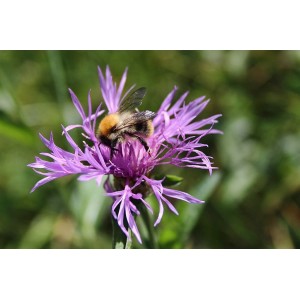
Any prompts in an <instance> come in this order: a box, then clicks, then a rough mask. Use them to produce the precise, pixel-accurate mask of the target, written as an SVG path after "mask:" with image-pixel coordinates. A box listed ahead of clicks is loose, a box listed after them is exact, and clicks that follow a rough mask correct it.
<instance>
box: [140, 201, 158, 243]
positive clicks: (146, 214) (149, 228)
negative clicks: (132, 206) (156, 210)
mask: <svg viewBox="0 0 300 300" xmlns="http://www.w3.org/2000/svg"><path fill="white" fill-rule="evenodd" d="M140 211H141V216H142V219H143V222H144V224H145V226H146V228H147V231H148V234H149V246H150V247H149V248H150V249H158V248H159V247H158V243H157V239H156V236H155V233H154V227H153V224H152V222H151V218H150V215H149V212H148V210H147V208H146V207H145V206H144V205H141V206H140Z"/></svg>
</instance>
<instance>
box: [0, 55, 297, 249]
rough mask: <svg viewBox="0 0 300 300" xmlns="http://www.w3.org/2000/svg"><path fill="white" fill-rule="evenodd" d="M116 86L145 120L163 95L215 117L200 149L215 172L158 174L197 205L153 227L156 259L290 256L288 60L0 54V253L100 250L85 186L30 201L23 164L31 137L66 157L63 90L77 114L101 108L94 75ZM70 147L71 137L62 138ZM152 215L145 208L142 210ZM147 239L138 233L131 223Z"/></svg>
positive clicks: (293, 100)
mask: <svg viewBox="0 0 300 300" xmlns="http://www.w3.org/2000/svg"><path fill="white" fill-rule="evenodd" d="M98 65H100V66H101V67H102V68H105V66H106V65H109V66H110V67H111V70H112V72H113V74H114V79H115V80H119V79H120V77H121V75H122V73H123V71H124V69H125V67H126V66H128V67H129V73H128V80H127V85H126V87H127V88H128V87H129V86H131V85H132V84H134V83H136V84H137V86H146V87H147V88H148V94H147V96H146V98H145V100H144V102H143V108H147V109H150V110H154V111H155V110H157V109H158V107H159V105H160V103H161V102H162V100H163V99H164V97H165V96H166V95H167V93H168V92H169V91H170V90H171V89H172V88H173V86H174V85H177V86H178V87H179V92H178V96H179V94H180V93H183V92H184V91H186V90H189V91H190V94H189V97H188V100H192V99H194V98H196V97H198V96H201V95H206V96H207V97H208V98H210V99H211V102H210V103H209V105H208V107H207V108H206V110H205V111H204V112H203V113H202V115H201V116H200V117H201V118H206V117H209V116H210V115H212V114H217V113H222V114H223V117H222V118H221V119H220V122H219V123H218V124H217V125H216V128H218V129H221V130H222V131H224V135H212V136H209V137H207V138H205V142H207V143H208V144H209V146H210V147H209V148H207V149H205V152H206V153H207V154H209V155H212V156H213V157H214V162H215V165H216V166H217V167H219V170H216V171H215V172H214V174H213V175H212V176H211V177H210V176H209V174H208V173H207V172H205V171H202V170H196V169H175V168H173V167H168V168H165V169H162V170H160V171H161V172H163V173H165V174H173V175H178V176H182V177H183V178H184V181H183V182H182V183H181V184H180V185H179V186H178V187H176V188H178V189H181V190H184V191H187V192H189V193H191V194H192V195H194V196H196V197H198V198H200V199H203V200H206V203H205V204H204V205H188V204H186V203H179V202H178V203H176V207H177V208H178V210H179V212H180V215H179V216H176V215H174V214H172V213H171V212H169V211H168V210H167V209H166V210H165V213H164V217H163V220H162V222H161V224H159V225H158V226H157V228H156V229H155V232H156V233H157V236H158V240H159V245H160V247H161V248H299V247H300V52H297V51H50V52H47V51H1V52H0V136H1V143H0V151H1V156H0V164H1V168H0V189H1V191H0V193H1V194H0V197H1V200H0V247H1V248H110V247H111V231H112V228H111V220H110V205H111V200H110V199H109V198H107V197H105V196H104V193H103V190H102V188H98V187H97V186H96V183H95V182H78V181H77V180H76V178H75V177H67V178H62V179H59V180H56V181H53V182H51V183H48V184H46V185H45V186H43V187H41V188H39V189H38V190H37V191H35V192H34V193H32V194H30V193H29V192H30V190H31V188H32V187H33V185H34V184H35V183H36V182H37V181H38V180H39V179H41V177H40V176H39V175H37V174H35V173H34V172H33V171H32V170H31V169H30V168H28V167H27V166H26V165H27V164H28V163H31V162H33V161H34V156H35V155H38V153H39V152H43V151H45V150H46V149H45V147H44V146H43V144H42V142H41V141H40V140H39V138H38V133H39V132H41V133H42V134H43V135H45V136H46V137H49V134H50V132H51V131H52V132H53V133H54V138H55V141H56V143H57V144H58V145H60V146H61V147H67V145H66V142H65V140H64V138H63V137H62V136H61V124H63V125H68V124H75V123H78V122H79V116H78V115H77V113H76V110H75V108H74V107H73V105H72V103H71V100H70V97H69V94H68V90H67V89H68V88H71V89H72V90H73V91H74V92H75V93H76V94H77V95H78V97H79V99H80V100H81V102H82V103H83V105H84V106H85V107H86V99H87V94H88V91H89V89H91V90H92V99H93V101H94V107H96V106H97V105H98V103H99V101H101V97H100V89H99V84H98V76H97V66H98ZM72 135H73V137H74V138H75V139H76V140H77V141H80V133H79V131H76V130H75V131H74V132H73V133H72ZM150 201H151V202H153V205H154V207H155V213H156V214H157V209H158V208H157V205H155V201H153V199H150ZM139 225H140V226H141V231H142V233H143V234H144V235H145V243H144V244H143V245H142V246H140V245H139V244H138V243H136V242H134V247H137V248H140V247H144V246H147V242H146V241H147V237H146V232H145V230H144V227H143V224H142V223H141V222H139Z"/></svg>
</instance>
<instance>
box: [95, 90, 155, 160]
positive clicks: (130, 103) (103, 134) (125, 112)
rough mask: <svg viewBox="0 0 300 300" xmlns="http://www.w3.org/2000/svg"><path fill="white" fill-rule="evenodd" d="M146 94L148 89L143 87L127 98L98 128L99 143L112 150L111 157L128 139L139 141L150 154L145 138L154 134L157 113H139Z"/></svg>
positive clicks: (147, 111)
mask: <svg viewBox="0 0 300 300" xmlns="http://www.w3.org/2000/svg"><path fill="white" fill-rule="evenodd" d="M145 94H146V88H144V87H142V88H139V89H137V90H135V91H134V92H132V93H131V94H130V95H129V96H127V97H125V98H124V99H123V100H122V101H121V103H120V107H119V110H118V111H117V112H116V113H113V114H108V115H107V116H105V117H104V118H103V119H102V120H101V122H100V124H99V127H98V131H97V137H98V139H99V142H100V143H102V144H104V145H106V146H108V147H109V148H110V151H111V152H110V153H111V154H110V157H111V158H112V157H113V155H114V153H115V152H116V151H118V149H117V148H116V146H117V144H119V143H121V142H123V141H124V140H125V139H126V137H129V138H133V139H137V140H138V141H139V142H140V143H141V144H142V145H143V146H144V148H145V150H146V151H147V152H149V150H150V149H149V146H148V144H147V142H146V141H145V138H148V137H150V136H151V135H152V134H153V124H152V120H153V118H154V117H155V115H156V114H155V113H154V112H152V111H149V110H146V111H141V112H139V111H138V109H137V108H138V107H139V106H140V105H141V103H142V99H143V98H144V96H145Z"/></svg>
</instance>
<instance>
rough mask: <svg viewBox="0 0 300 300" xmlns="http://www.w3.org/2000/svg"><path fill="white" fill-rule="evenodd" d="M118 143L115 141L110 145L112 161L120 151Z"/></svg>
mask: <svg viewBox="0 0 300 300" xmlns="http://www.w3.org/2000/svg"><path fill="white" fill-rule="evenodd" d="M117 143H118V140H115V141H113V142H112V143H111V145H110V160H112V158H113V156H114V154H115V153H116V152H118V151H119V149H117V148H116V146H117Z"/></svg>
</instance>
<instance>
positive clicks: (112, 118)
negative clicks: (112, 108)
mask: <svg viewBox="0 0 300 300" xmlns="http://www.w3.org/2000/svg"><path fill="white" fill-rule="evenodd" d="M119 119H120V118H119V115H118V114H110V115H107V116H106V117H104V119H103V120H102V121H101V122H100V124H99V134H100V135H104V136H106V135H108V134H110V133H111V129H112V128H113V127H114V126H116V124H118V122H119Z"/></svg>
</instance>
